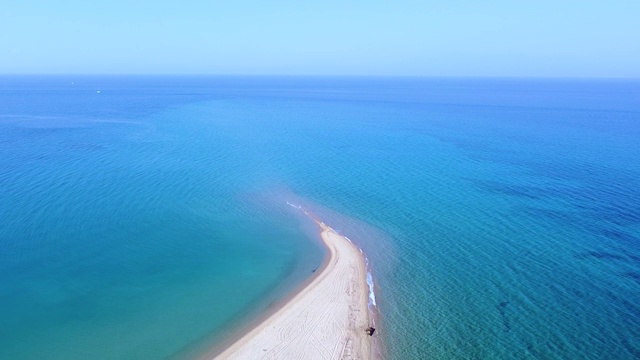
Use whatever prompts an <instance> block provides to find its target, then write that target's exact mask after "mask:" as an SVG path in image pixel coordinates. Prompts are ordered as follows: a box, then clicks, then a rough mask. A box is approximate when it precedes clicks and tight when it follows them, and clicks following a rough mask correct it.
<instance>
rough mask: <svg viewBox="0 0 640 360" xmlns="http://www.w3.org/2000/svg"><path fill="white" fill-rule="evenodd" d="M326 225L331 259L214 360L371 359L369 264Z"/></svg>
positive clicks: (325, 231)
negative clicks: (368, 329)
mask: <svg viewBox="0 0 640 360" xmlns="http://www.w3.org/2000/svg"><path fill="white" fill-rule="evenodd" d="M318 225H320V226H321V227H322V230H323V231H322V240H323V241H324V243H325V244H326V246H327V247H328V248H329V252H330V255H329V258H328V260H325V264H324V267H323V268H321V269H319V270H318V271H319V272H320V273H319V274H318V275H317V277H316V278H315V279H314V280H313V281H311V282H310V283H309V284H308V285H307V286H306V287H305V288H303V289H302V290H301V291H300V292H299V293H297V294H296V295H294V296H293V298H291V299H290V300H289V301H288V302H287V303H286V304H285V305H284V306H283V307H282V308H280V309H279V310H278V311H276V312H275V313H274V314H273V315H271V316H270V317H268V318H267V319H266V320H265V321H263V322H262V323H260V324H259V325H258V326H257V327H255V328H254V329H252V330H251V331H250V332H248V333H247V334H245V335H244V336H243V337H241V338H240V339H239V340H237V341H236V342H235V343H233V344H232V345H231V346H230V347H229V348H227V349H226V350H225V351H224V352H222V353H221V354H220V355H218V356H217V357H216V359H370V358H371V344H372V342H371V337H370V336H368V335H367V334H366V333H365V329H366V328H367V327H368V326H369V325H368V321H369V313H368V310H367V301H368V298H367V296H368V292H367V291H368V290H367V283H366V276H367V274H366V269H365V264H364V259H363V256H362V254H361V253H360V251H359V250H358V249H357V248H356V247H355V246H354V245H353V244H351V242H349V241H348V240H347V239H346V238H344V237H343V236H341V235H339V234H337V233H336V232H335V231H334V230H333V229H331V228H330V227H328V226H326V225H324V224H323V223H318Z"/></svg>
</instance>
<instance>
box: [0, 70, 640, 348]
mask: <svg viewBox="0 0 640 360" xmlns="http://www.w3.org/2000/svg"><path fill="white" fill-rule="evenodd" d="M71 82H73V84H71ZM97 91H100V93H97ZM0 105H1V106H0V216H1V218H2V219H3V220H2V222H1V223H0V283H1V284H2V286H1V287H0V318H2V319H3V323H4V324H3V326H2V327H0V357H1V358H24V359H28V358H42V357H45V356H46V357H49V358H65V359H69V358H87V357H92V358H131V359H134V358H135V359H139V358H159V357H167V356H177V357H181V356H184V354H190V353H191V351H192V350H193V349H198V348H201V347H203V346H207V344H212V343H215V342H216V341H220V339H222V336H223V334H224V333H225V331H227V330H228V329H229V328H232V327H233V326H234V325H237V324H238V323H239V322H241V321H242V320H243V319H245V320H246V318H247V317H251V316H252V315H255V313H256V312H259V311H260V309H264V308H265V307H266V306H268V305H269V304H271V303H272V302H273V301H274V300H275V299H277V298H278V297H281V296H282V294H283V293H286V291H288V290H290V289H292V288H293V287H294V286H295V285H296V284H298V283H300V282H301V281H302V280H303V279H304V278H305V277H306V276H308V275H309V274H310V273H311V272H312V270H313V269H314V268H315V267H317V265H318V264H319V263H320V262H321V259H322V256H323V250H322V249H321V247H320V246H319V243H318V242H317V235H315V234H314V229H313V228H312V227H310V226H309V224H306V223H304V222H303V221H301V220H300V219H299V217H296V216H295V214H293V213H292V212H291V211H290V210H288V208H290V207H288V206H287V205H286V202H287V201H290V202H292V203H296V204H302V205H304V206H306V207H308V208H310V209H312V210H313V211H314V213H315V214H316V215H317V216H319V217H321V218H322V219H324V220H325V221H326V222H327V223H329V224H330V225H331V226H333V227H334V228H336V229H338V230H340V231H341V232H342V233H344V234H345V235H347V236H348V237H349V238H350V239H352V240H353V241H355V242H356V243H357V244H358V245H359V246H361V247H362V248H363V249H364V250H365V252H366V254H367V256H368V258H369V261H370V263H371V266H372V269H373V276H374V281H375V284H376V300H377V305H378V308H379V310H380V316H381V319H380V336H381V339H382V340H383V341H384V344H385V347H384V349H383V351H384V354H385V356H386V357H387V358H393V359H415V358H425V357H427V358H447V359H448V358H479V359H480V358H503V359H506V358H517V359H521V358H558V359H560V358H603V357H607V356H609V357H613V358H618V359H633V358H637V357H639V356H640V340H639V336H640V307H639V306H638V304H640V298H639V297H640V280H639V279H640V249H639V245H640V210H639V209H640V207H639V206H638V204H640V190H639V189H640V186H639V185H640V180H639V179H640V147H639V146H637V144H638V143H639V141H638V140H639V139H640V83H638V82H624V81H584V80H580V81H578V80H507V79H502V80H497V79H482V80H481V79H373V78H371V79H368V78H351V79H349V78H194V77H192V78H153V77H138V78H136V77H128V78H102V77H73V78H72V77H3V78H0Z"/></svg>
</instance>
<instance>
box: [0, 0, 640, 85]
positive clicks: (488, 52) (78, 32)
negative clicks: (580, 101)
mask: <svg viewBox="0 0 640 360" xmlns="http://www.w3.org/2000/svg"><path fill="white" fill-rule="evenodd" d="M3 10H4V11H3V12H4V14H5V16H4V19H3V21H2V22H0V31H2V32H3V33H5V34H11V36H5V37H3V38H1V39H0V74H4V75H27V74H47V75H57V74H60V75H69V74H73V75H80V74H83V75H214V76H223V75H232V76H238V75H241V76H420V77H543V78H549V77H551V78H556V77H560V78H638V77H640V65H639V64H640V45H639V42H638V41H637V40H636V39H635V38H636V37H637V35H638V34H640V23H638V22H637V21H636V14H638V13H640V3H638V2H635V1H628V0H615V1H613V2H607V3H603V2H597V1H582V2H565V3H556V2H552V1H549V0H545V1H540V2H536V3H531V4H522V3H511V2H508V1H489V2H483V3H482V4H475V3H474V4H468V3H463V2H449V3H446V4H445V3H438V2H434V1H426V2H418V1H411V0H403V1H400V2H394V3H388V4H384V3H366V2H364V1H357V2H350V3H348V4H346V3H342V2H338V1H334V0H331V1H327V2H322V3H304V4H300V3H293V4H290V3H288V2H285V1H280V0H275V1H268V2H254V1H241V2H234V3H232V4H231V3H229V4H225V3H220V4H216V3H209V2H205V1H199V0H198V1H186V2H181V3H179V4H178V3H174V2H151V1H146V0H144V1H137V2H135V3H130V2H125V1H122V0H116V1H112V2H91V3H86V2H81V1H78V0H69V1H64V2H62V3H55V4H53V3H47V2H43V1H36V2H31V3H28V4H26V3H12V4H6V5H5V7H4V9H3Z"/></svg>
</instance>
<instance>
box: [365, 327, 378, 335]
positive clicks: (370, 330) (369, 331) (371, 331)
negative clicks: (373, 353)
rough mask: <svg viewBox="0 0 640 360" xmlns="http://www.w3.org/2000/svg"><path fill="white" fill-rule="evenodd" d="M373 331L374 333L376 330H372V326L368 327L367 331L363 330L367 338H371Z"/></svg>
mask: <svg viewBox="0 0 640 360" xmlns="http://www.w3.org/2000/svg"><path fill="white" fill-rule="evenodd" d="M375 331H376V329H375V328H373V327H372V326H369V327H368V328H367V330H365V332H366V333H367V335H369V336H373V333H374V332H375Z"/></svg>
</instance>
